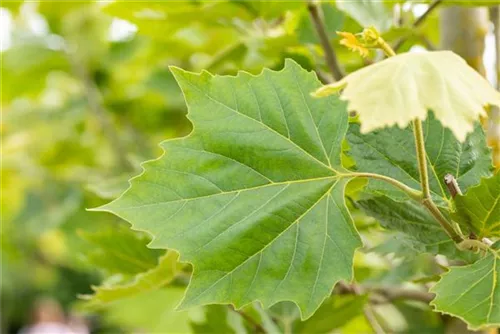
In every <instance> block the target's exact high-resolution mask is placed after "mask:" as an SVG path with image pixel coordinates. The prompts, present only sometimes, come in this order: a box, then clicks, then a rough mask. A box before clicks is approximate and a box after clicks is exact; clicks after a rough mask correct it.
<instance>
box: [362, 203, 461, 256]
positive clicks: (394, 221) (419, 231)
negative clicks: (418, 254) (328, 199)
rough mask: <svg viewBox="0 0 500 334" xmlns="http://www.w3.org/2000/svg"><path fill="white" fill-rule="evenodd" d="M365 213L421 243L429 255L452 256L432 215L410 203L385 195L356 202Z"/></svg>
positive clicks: (449, 244) (451, 244)
mask: <svg viewBox="0 0 500 334" xmlns="http://www.w3.org/2000/svg"><path fill="white" fill-rule="evenodd" d="M356 204H357V206H359V207H360V208H361V209H362V210H363V211H364V212H365V213H366V214H368V215H369V216H371V217H374V218H376V219H377V220H378V221H379V222H380V224H381V225H382V226H383V227H384V228H386V229H389V230H395V231H400V232H403V233H405V234H407V235H408V236H409V237H410V238H411V239H412V240H414V241H415V242H418V243H420V244H423V245H425V246H426V248H427V249H428V250H429V251H432V253H441V254H442V253H443V251H445V253H448V252H449V251H451V252H452V254H454V253H455V252H456V247H455V245H454V242H453V240H451V239H450V238H449V237H448V236H447V235H446V233H445V232H444V231H443V229H442V228H441V226H440V225H439V224H438V223H437V222H436V220H435V219H434V218H433V217H432V215H431V214H430V213H429V212H428V211H427V210H426V209H425V208H424V207H422V206H421V205H419V204H418V203H415V202H413V201H406V202H396V201H394V200H392V199H390V198H389V197H387V196H380V197H374V198H370V199H365V200H360V201H358V202H356Z"/></svg>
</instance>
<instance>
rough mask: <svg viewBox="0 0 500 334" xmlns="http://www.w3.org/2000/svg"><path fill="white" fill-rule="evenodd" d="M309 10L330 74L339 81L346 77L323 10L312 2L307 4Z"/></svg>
mask: <svg viewBox="0 0 500 334" xmlns="http://www.w3.org/2000/svg"><path fill="white" fill-rule="evenodd" d="M307 9H308V10H309V16H310V17H311V21H312V22H313V25H314V28H315V29H316V33H317V34H318V37H319V40H320V42H321V46H322V47H323V51H324V53H325V61H326V64H327V66H328V68H329V69H330V72H332V75H333V78H334V79H335V80H337V81H338V80H340V79H342V78H343V77H344V72H343V70H342V68H341V67H340V64H339V62H338V59H337V55H336V54H335V51H334V50H333V47H332V45H331V44H330V40H329V38H328V34H327V32H326V28H325V22H324V21H323V17H322V16H323V15H322V12H321V8H320V7H319V6H318V5H317V4H316V3H314V2H313V1H312V0H310V1H309V3H308V4H307Z"/></svg>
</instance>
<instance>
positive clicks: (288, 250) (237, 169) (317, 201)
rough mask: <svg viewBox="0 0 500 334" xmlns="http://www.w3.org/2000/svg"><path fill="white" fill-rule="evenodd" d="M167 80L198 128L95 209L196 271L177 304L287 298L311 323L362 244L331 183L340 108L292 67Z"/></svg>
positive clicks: (342, 126) (343, 119) (342, 116)
mask: <svg viewBox="0 0 500 334" xmlns="http://www.w3.org/2000/svg"><path fill="white" fill-rule="evenodd" d="M173 72H174V75H175V77H176V79H177V81H178V82H179V84H180V86H181V88H182V90H183V92H184V95H185V97H186V101H187V104H188V107H189V118H190V119H191V120H192V121H193V124H194V130H193V132H192V133H191V135H190V136H188V137H186V138H182V139H177V140H171V141H166V142H164V143H162V147H163V149H164V150H165V152H166V153H165V155H164V156H163V157H161V158H159V159H158V160H154V161H151V162H148V163H146V164H145V165H144V168H145V171H144V173H143V174H142V175H141V176H139V177H137V178H135V179H133V180H132V181H131V188H130V189H129V190H128V191H127V192H126V193H125V194H123V195H122V197H120V198H119V199H117V200H116V201H114V202H112V203H110V204H108V205H106V206H104V207H102V208H100V210H104V211H109V212H113V213H115V214H116V215H118V216H120V217H122V218H124V219H126V220H128V221H129V222H131V223H132V226H133V228H134V229H138V230H145V231H148V232H149V233H151V234H152V235H153V236H154V240H153V241H152V243H151V247H155V248H172V249H176V250H178V251H179V253H180V255H181V261H187V262H190V263H192V264H193V266H194V273H193V277H192V279H191V283H190V285H189V288H188V290H187V292H186V295H185V297H184V299H183V302H182V304H181V308H186V307H191V306H195V305H201V304H213V303H232V304H234V305H235V306H236V307H242V306H243V305H246V304H248V303H250V302H251V301H253V300H260V301H261V302H262V304H263V305H264V306H266V307H267V306H270V305H272V304H274V303H276V302H278V301H281V300H291V301H294V302H295V303H297V304H298V305H299V307H300V309H301V312H302V316H303V318H307V317H310V316H311V315H312V314H313V313H314V311H315V310H316V309H317V308H318V307H319V305H320V304H321V302H322V301H323V300H324V299H325V298H326V297H327V296H329V294H330V293H331V291H332V288H333V286H334V284H335V283H336V282H337V281H338V280H340V279H345V280H350V279H351V277H352V256H353V253H354V251H355V249H356V248H358V247H359V246H360V245H361V241H360V238H359V236H358V234H357V232H356V230H355V228H354V226H353V224H352V220H351V217H350V215H349V212H348V211H347V208H346V206H345V203H344V187H345V184H346V182H347V181H346V180H344V179H341V178H339V175H338V170H339V169H341V166H340V152H341V142H342V139H343V137H344V135H345V132H346V130H347V113H346V110H345V104H344V103H342V102H340V101H339V100H338V99H337V98H334V97H331V98H328V99H321V100H318V99H313V98H311V97H310V96H309V92H310V91H312V90H314V89H316V88H317V87H319V86H320V83H319V81H318V79H317V78H316V76H315V75H314V74H313V73H308V72H306V71H304V70H302V69H301V68H300V67H299V66H298V65H297V64H296V63H294V62H292V61H287V62H286V64H285V68H284V69H283V70H282V71H279V72H273V71H270V70H264V71H263V72H262V73H261V74H260V75H258V76H252V75H250V74H248V73H243V72H241V73H239V74H238V75H237V76H236V77H229V76H212V75H211V74H209V73H208V72H203V73H201V74H194V73H189V72H185V71H183V70H180V69H177V68H174V69H173ZM332 109H333V110H332Z"/></svg>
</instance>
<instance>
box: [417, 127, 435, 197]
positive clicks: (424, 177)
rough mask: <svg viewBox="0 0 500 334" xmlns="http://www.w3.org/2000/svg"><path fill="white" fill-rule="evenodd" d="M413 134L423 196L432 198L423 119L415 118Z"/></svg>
mask: <svg viewBox="0 0 500 334" xmlns="http://www.w3.org/2000/svg"><path fill="white" fill-rule="evenodd" d="M413 134H414V136H415V146H416V150H417V163H418V170H419V172H420V184H421V186H422V192H423V198H424V199H430V198H431V191H430V187H429V174H428V172H427V154H426V152H425V141H424V131H423V130H422V121H421V120H419V119H415V120H414V121H413Z"/></svg>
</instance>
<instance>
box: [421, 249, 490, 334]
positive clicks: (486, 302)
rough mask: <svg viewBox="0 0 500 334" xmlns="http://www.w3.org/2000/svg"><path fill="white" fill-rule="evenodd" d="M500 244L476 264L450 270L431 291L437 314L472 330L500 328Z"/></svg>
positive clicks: (432, 303)
mask: <svg viewBox="0 0 500 334" xmlns="http://www.w3.org/2000/svg"><path fill="white" fill-rule="evenodd" d="M499 246H500V243H496V244H495V245H493V247H492V249H491V250H489V251H488V254H487V255H486V256H485V257H484V258H483V259H481V260H479V261H477V262H476V263H473V264H470V265H467V266H463V267H451V268H450V270H449V271H448V272H447V273H445V274H443V275H442V278H441V280H440V281H439V282H438V283H437V284H436V285H435V286H434V287H433V288H432V289H431V292H433V293H435V294H436V298H435V299H434V300H433V301H432V302H431V305H433V306H434V307H435V309H436V311H439V312H442V313H446V314H451V315H453V316H455V317H459V318H460V319H462V320H464V321H465V322H466V323H467V324H468V325H469V327H470V328H471V329H474V330H477V329H481V328H486V327H489V326H492V327H493V326H500V286H499V284H498V277H499V276H500V264H498V262H499Z"/></svg>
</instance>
